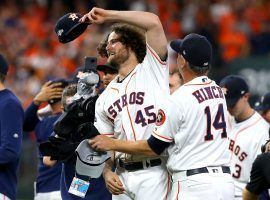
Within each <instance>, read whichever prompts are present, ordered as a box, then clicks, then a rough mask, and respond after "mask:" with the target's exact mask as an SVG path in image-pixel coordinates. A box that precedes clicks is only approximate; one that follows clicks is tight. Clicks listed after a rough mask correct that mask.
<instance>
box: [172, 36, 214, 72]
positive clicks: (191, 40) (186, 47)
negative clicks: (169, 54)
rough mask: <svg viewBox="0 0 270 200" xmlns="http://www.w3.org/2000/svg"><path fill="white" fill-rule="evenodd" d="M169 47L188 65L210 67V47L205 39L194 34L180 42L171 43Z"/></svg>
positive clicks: (179, 40) (178, 40)
mask: <svg viewBox="0 0 270 200" xmlns="http://www.w3.org/2000/svg"><path fill="white" fill-rule="evenodd" d="M170 46H171V48H172V49H173V50H174V51H176V52H177V53H179V54H181V55H182V56H183V57H184V58H185V59H186V60H187V61H188V62H189V63H190V64H192V65H194V66H198V67H210V64H211V60H212V45H211V44H210V42H209V41H208V40H207V39H206V37H204V36H202V35H199V34H196V33H190V34H188V35H187V36H186V37H184V39H182V40H181V39H177V40H173V41H171V43H170Z"/></svg>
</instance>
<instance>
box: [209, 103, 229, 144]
mask: <svg viewBox="0 0 270 200" xmlns="http://www.w3.org/2000/svg"><path fill="white" fill-rule="evenodd" d="M204 113H205V115H206V121H207V126H206V135H205V136H204V139H205V141H210V140H213V137H214V136H213V134H212V133H211V128H212V126H211V111H210V108H209V106H206V107H205V109H204ZM212 125H213V127H214V128H215V129H216V130H219V129H221V130H222V132H221V138H227V132H226V122H225V117H224V111H223V104H219V105H218V111H217V114H216V116H215V119H214V122H213V124H212Z"/></svg>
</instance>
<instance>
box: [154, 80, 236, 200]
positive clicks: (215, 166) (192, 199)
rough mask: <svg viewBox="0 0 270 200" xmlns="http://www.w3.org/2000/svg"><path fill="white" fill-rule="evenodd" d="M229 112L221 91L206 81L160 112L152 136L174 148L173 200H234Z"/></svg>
mask: <svg viewBox="0 0 270 200" xmlns="http://www.w3.org/2000/svg"><path fill="white" fill-rule="evenodd" d="M226 110H227V106H226V102H225V98H224V94H223V92H222V90H221V88H220V87H219V86H217V85H216V83H215V82H214V81H212V80H210V79H209V78H208V77H206V76H201V77H197V78H195V79H193V80H191V81H189V82H187V83H185V84H184V85H182V86H181V87H180V88H179V89H178V90H176V91H175V92H174V93H173V94H172V95H171V96H170V98H169V100H167V101H166V103H164V104H163V106H161V107H160V110H159V114H158V120H157V122H156V127H155V128H154V130H153V133H152V136H153V137H154V138H156V139H158V140H160V141H163V142H167V143H171V145H170V146H169V147H168V154H169V159H168V162H167V168H168V170H169V172H170V173H171V174H172V181H173V183H172V192H171V196H170V199H188V200H200V199H208V200H217V199H223V200H229V199H233V194H234V184H233V180H232V177H231V175H230V169H229V151H228V139H227V131H226V130H227V129H226V120H227V113H226V112H225V111H226Z"/></svg>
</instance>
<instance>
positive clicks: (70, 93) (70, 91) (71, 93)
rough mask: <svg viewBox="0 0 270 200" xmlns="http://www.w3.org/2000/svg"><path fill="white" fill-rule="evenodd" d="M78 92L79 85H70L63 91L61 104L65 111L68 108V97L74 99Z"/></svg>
mask: <svg viewBox="0 0 270 200" xmlns="http://www.w3.org/2000/svg"><path fill="white" fill-rule="evenodd" d="M76 92H77V84H70V85H68V86H67V87H65V89H64V90H63V93H62V99H61V102H62V104H63V107H64V110H65V109H66V108H67V97H72V96H74V95H75V94H76Z"/></svg>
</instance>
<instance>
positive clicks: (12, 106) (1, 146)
mask: <svg viewBox="0 0 270 200" xmlns="http://www.w3.org/2000/svg"><path fill="white" fill-rule="evenodd" d="M23 117H24V114H23V109H22V105H21V103H20V101H19V100H18V98H17V97H16V96H15V95H14V94H13V93H12V92H11V91H10V90H8V89H4V90H1V91H0V199H1V200H10V199H12V200H14V199H16V191H17V170H18V166H19V158H20V153H21V144H22V128H23Z"/></svg>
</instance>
